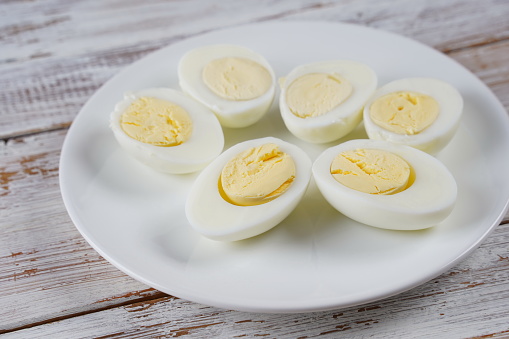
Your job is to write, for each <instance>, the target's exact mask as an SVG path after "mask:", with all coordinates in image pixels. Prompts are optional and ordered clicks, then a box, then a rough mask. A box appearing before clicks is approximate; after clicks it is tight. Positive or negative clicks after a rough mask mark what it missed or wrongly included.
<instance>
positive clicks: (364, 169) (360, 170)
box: [330, 149, 411, 194]
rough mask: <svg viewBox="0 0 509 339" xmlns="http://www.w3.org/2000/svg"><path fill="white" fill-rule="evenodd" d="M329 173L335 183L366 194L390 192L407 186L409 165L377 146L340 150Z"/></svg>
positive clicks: (399, 190)
mask: <svg viewBox="0 0 509 339" xmlns="http://www.w3.org/2000/svg"><path fill="white" fill-rule="evenodd" d="M330 172H331V174H332V176H333V177H334V179H336V181H338V182H339V183H341V184H343V185H345V186H347V187H349V188H352V189H354V190H357V191H360V192H364V193H370V194H394V193H398V192H401V191H403V190H405V189H406V188H407V187H408V186H409V185H408V184H409V180H410V175H411V173H410V172H411V171H410V166H409V165H408V163H407V162H406V161H405V160H403V159H402V158H401V157H399V156H397V155H396V154H394V153H391V152H387V151H382V150H377V149H357V150H351V151H344V152H341V153H340V154H338V155H337V156H336V157H335V158H334V160H333V161H332V164H331V167H330Z"/></svg>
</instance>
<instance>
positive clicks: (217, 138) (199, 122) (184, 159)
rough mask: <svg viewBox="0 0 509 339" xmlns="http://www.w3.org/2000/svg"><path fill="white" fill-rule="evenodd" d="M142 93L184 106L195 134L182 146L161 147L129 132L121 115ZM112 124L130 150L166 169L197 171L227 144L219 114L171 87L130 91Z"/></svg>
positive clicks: (118, 106)
mask: <svg viewBox="0 0 509 339" xmlns="http://www.w3.org/2000/svg"><path fill="white" fill-rule="evenodd" d="M140 97H154V98H159V99H162V100H167V101H170V102H172V103H175V104H177V105H179V106H181V107H182V108H184V109H185V110H186V111H187V113H188V114H189V116H190V117H191V120H192V122H193V129H192V132H191V137H190V138H189V139H188V140H187V141H186V142H184V143H182V144H180V145H178V146H172V147H160V146H154V145H151V144H148V143H144V142H140V141H138V140H136V139H133V138H131V137H130V136H128V135H127V134H126V133H125V132H124V130H123V129H122V128H121V126H120V117H121V116H122V114H123V113H124V112H125V110H126V109H127V108H128V107H129V106H130V105H131V103H132V102H133V101H135V100H136V99H138V98H140ZM110 127H111V129H112V131H113V134H114V135H115V138H116V139H117V141H118V143H119V144H120V146H122V148H123V149H124V150H125V151H126V152H128V153H129V154H130V155H132V156H133V157H134V158H136V159H138V160H139V161H141V162H142V163H144V164H146V165H148V166H150V167H152V168H154V169H155V170H158V171H161V172H166V173H173V174H181V173H191V172H196V171H198V170H200V169H202V168H204V167H205V166H206V165H207V164H209V163H210V162H211V161H212V160H214V159H215V158H216V157H217V156H218V155H219V154H220V153H221V152H222V151H223V147H224V136H223V130H222V128H221V125H220V124H219V121H218V120H217V118H216V116H215V115H214V114H213V113H212V112H211V111H210V110H209V109H207V108H206V107H204V106H203V105H201V104H200V103H198V102H196V101H194V100H192V99H191V98H189V97H188V96H187V95H185V94H184V93H182V92H179V91H175V90H172V89H169V88H148V89H144V90H140V91H137V92H131V93H126V94H125V95H124V99H123V100H122V101H120V102H119V103H118V104H117V105H116V106H115V109H114V110H113V112H112V113H111V115H110Z"/></svg>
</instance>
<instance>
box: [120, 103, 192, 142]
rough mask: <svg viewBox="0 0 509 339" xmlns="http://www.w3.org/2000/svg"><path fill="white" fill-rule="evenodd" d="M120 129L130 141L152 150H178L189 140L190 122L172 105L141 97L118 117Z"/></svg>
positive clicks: (181, 110) (184, 111) (185, 115)
mask: <svg viewBox="0 0 509 339" xmlns="http://www.w3.org/2000/svg"><path fill="white" fill-rule="evenodd" d="M120 126H121V128H122V129H123V130H124V132H125V133H126V134H127V135H128V136H130V137H131V138H133V139H136V140H138V141H140V142H144V143H147V144H151V145H154V146H162V147H169V146H177V145H180V144H182V143H184V142H186V140H188V139H189V137H190V136H191V132H192V127H193V122H192V120H191V117H190V116H189V113H187V111H186V110H185V109H183V108H182V107H181V106H179V105H177V104H174V103H172V102H169V101H166V100H162V99H159V98H152V97H141V98H138V99H136V100H135V101H133V102H132V103H131V105H130V106H129V107H128V108H127V110H126V111H125V112H124V113H123V114H122V116H121V117H120Z"/></svg>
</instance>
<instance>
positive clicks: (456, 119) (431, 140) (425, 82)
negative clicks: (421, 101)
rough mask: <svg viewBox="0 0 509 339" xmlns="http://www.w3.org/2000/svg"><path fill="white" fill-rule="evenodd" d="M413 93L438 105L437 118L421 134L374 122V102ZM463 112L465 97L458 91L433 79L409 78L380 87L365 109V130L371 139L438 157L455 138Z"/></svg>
mask: <svg viewBox="0 0 509 339" xmlns="http://www.w3.org/2000/svg"><path fill="white" fill-rule="evenodd" d="M399 91H411V92H418V93H422V94H426V95H429V96H431V97H433V98H434V99H435V100H436V101H437V102H438V105H439V107H440V108H439V113H438V117H437V119H436V120H435V121H434V122H433V123H432V124H431V125H430V126H428V127H427V128H426V129H424V130H423V131H421V132H420V133H418V134H414V135H403V134H398V133H394V132H391V131H388V130H386V129H385V128H383V127H380V126H378V125H377V124H375V123H374V122H373V120H372V119H371V117H370V108H371V105H372V104H373V102H374V101H375V100H377V99H378V98H380V97H382V96H384V95H386V94H389V93H393V92H399ZM462 112H463V98H462V96H461V94H460V93H459V92H458V90H457V89H456V88H454V87H453V86H451V85H449V84H448V83H446V82H443V81H441V80H438V79H433V78H406V79H399V80H395V81H392V82H390V83H388V84H386V85H384V86H382V87H380V88H379V89H378V90H377V91H376V92H375V94H373V96H372V97H371V98H370V99H369V101H368V102H367V103H366V106H365V107H364V127H365V129H366V133H367V134H368V137H369V138H370V139H374V140H386V141H389V142H392V143H395V144H401V145H408V146H412V147H415V148H417V149H420V150H422V151H425V152H427V153H430V154H436V153H438V152H439V151H440V150H442V149H443V148H444V147H445V146H446V145H447V144H448V143H449V141H451V139H452V138H453V136H454V134H455V133H456V130H457V129H458V126H459V123H460V118H461V115H462Z"/></svg>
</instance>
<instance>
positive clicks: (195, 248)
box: [60, 22, 509, 312]
mask: <svg viewBox="0 0 509 339" xmlns="http://www.w3.org/2000/svg"><path fill="white" fill-rule="evenodd" d="M214 43H233V44H239V45H243V46H246V47H249V48H251V49H253V50H255V51H257V52H259V53H261V54H262V55H264V56H265V57H266V58H267V59H268V61H269V62H270V63H271V64H272V65H273V67H274V70H275V72H276V75H277V76H278V77H281V76H284V75H285V74H286V73H288V72H289V71H290V70H291V69H292V68H293V67H295V66H297V65H300V64H303V63H308V62H313V61H320V60H328V59H353V60H358V61H361V62H364V63H366V64H368V65H370V66H371V67H373V68H374V70H375V71H376V72H377V74H378V76H379V84H380V85H382V84H384V83H386V82H388V81H391V80H394V79H398V78H403V77H421V76H426V77H436V78H439V79H442V80H445V81H447V82H449V83H451V84H452V85H453V86H455V87H456V88H458V90H459V91H460V92H461V93H462V94H463V96H464V98H465V111H464V116H463V120H462V122H461V126H460V128H459V131H458V133H457V135H456V136H455V137H454V139H453V140H452V142H451V143H450V144H449V145H448V146H447V147H446V148H445V149H444V150H443V151H442V152H441V154H440V155H439V158H440V160H442V161H443V162H444V163H445V164H446V166H447V167H448V168H449V169H450V171H451V172H452V173H453V175H454V176H455V178H456V180H457V183H458V187H459V199H458V202H457V205H456V207H455V209H454V211H453V213H452V215H451V216H450V217H449V218H448V219H446V220H445V221H444V222H443V223H442V224H440V225H438V226H436V227H434V228H431V229H428V230H424V231H413V232H401V231H399V232H398V231H388V230H382V229H376V228H372V227H369V226H365V225H362V224H359V223H357V222H354V221H352V220H350V219H348V218H346V217H344V216H342V215H341V214H339V213H338V212H336V211H335V210H334V209H333V208H332V207H330V205H329V204H328V203H327V202H326V201H325V200H324V199H323V198H322V196H321V195H320V193H319V192H318V191H317V189H316V187H315V186H314V183H312V185H311V186H310V188H309V191H308V192H307V194H306V196H305V198H304V199H303V201H302V202H301V204H300V205H299V206H298V208H297V209H296V210H295V211H294V212H293V213H292V214H291V215H290V216H289V217H288V218H287V219H286V220H285V221H283V222H282V223H281V224H280V225H278V226H277V227H275V228H274V229H273V230H271V231H269V232H267V233H265V234H262V235H260V236H258V237H255V238H252V239H248V240H245V241H240V242H235V243H220V242H214V241H211V240H207V239H205V238H202V237H201V236H200V235H198V234H197V233H195V232H194V231H193V230H192V229H191V228H190V226H189V224H188V222H187V220H186V217H185V215H184V202H185V199H186V195H187V192H188V189H189V187H190V185H191V183H192V182H193V179H194V178H195V177H196V174H192V175H183V176H172V175H165V174H161V173H156V172H154V171H152V170H151V169H150V168H147V167H145V166H144V165H141V164H139V163H137V162H136V161H135V160H133V159H131V158H129V156H128V155H127V154H126V153H124V152H123V150H122V149H120V147H119V145H118V144H117V143H116V141H115V140H114V138H113V135H112V133H111V131H110V129H109V128H108V119H109V114H110V112H111V110H112V109H113V106H114V105H115V103H116V102H117V101H119V100H120V99H121V98H122V95H123V93H124V92H126V91H130V90H138V89H142V88H146V87H157V86H168V87H171V88H178V79H177V63H178V61H179V58H180V57H181V56H182V55H183V54H184V53H185V52H186V51H188V50H190V49H191V48H195V47H198V46H202V45H206V44H214ZM276 103H277V100H276V101H275V103H274V105H273V106H272V109H271V111H270V112H269V113H268V115H267V116H266V117H265V118H263V119H262V120H261V121H260V122H259V123H257V124H255V125H254V126H252V127H248V128H244V129H235V130H234V129H225V138H226V146H225V147H229V146H231V145H233V144H235V143H237V142H240V141H244V140H247V139H252V138H259V137H264V136H275V137H278V138H282V139H284V140H287V141H289V142H292V143H295V144H297V145H299V146H301V147H302V148H303V149H304V150H305V151H307V152H308V153H309V155H310V156H311V157H312V159H314V158H316V156H317V155H318V154H319V153H320V152H321V151H322V150H323V149H325V148H326V147H329V146H331V144H327V145H312V144H307V143H305V142H301V141H299V140H298V139H296V138H294V137H293V136H292V135H291V134H290V133H289V132H288V131H287V130H286V128H285V126H284V124H283V122H282V120H281V118H280V116H279V111H278V108H277V105H276ZM352 138H366V135H365V133H364V132H363V129H362V126H360V127H359V128H358V129H357V130H356V131H355V132H354V133H353V134H352V135H350V136H348V138H345V139H343V141H344V140H347V139H352ZM508 149H509V123H508V118H507V115H506V112H505V110H504V108H503V107H502V105H501V104H500V103H499V101H498V100H497V99H496V98H495V96H494V95H493V94H492V93H491V92H490V91H489V89H488V88H487V87H486V86H485V85H484V84H483V83H481V82H480V81H479V80H478V79H477V78H476V77H475V76H474V75H472V74H471V73H470V72H468V71H467V70H466V69H465V68H463V67H462V66H461V65H459V64H457V63H456V62H454V61H452V60H451V59H449V58H448V57H446V56H444V55H442V54H440V53H439V52H437V51H435V50H433V49H431V48H429V47H426V46H424V45H422V44H420V43H417V42H415V41H412V40H409V39H406V38H403V37H401V36H397V35H394V34H390V33H386V32H381V31H376V30H373V29H369V28H364V27H359V26H353V25H345V24H336V23H310V22H280V23H263V24H254V25H248V26H242V27H234V28H230V29H226V30H220V31H215V32H212V33H207V34H204V35H201V36H197V37H193V38H190V39H187V40H185V41H181V42H178V43H175V44H173V45H170V46H168V47H166V48H163V49H161V50H159V51H157V52H155V53H152V54H151V55H149V56H147V57H145V58H143V59H141V60H139V61H138V62H135V63H134V64H132V65H131V66H129V67H127V68H126V69H125V70H123V71H122V72H120V73H119V74H118V75H116V76H115V77H113V78H112V79H111V80H110V81H108V82H107V83H106V84H105V85H104V86H103V87H102V88H101V89H100V90H98V91H97V93H95V94H94V95H93V96H92V98H90V100H89V101H88V102H87V104H86V105H85V106H84V107H83V109H82V110H81V112H80V113H79V115H78V116H77V117H76V120H75V121H74V123H73V124H72V126H71V128H70V130H69V133H68V135H67V138H66V140H65V143H64V146H63V150H62V156H61V163H60V185H61V190H62V195H63V198H64V202H65V205H66V207H67V210H68V211H69V214H70V216H71V218H72V220H73V222H74V223H75V224H76V227H77V228H78V229H79V231H80V232H81V234H82V235H83V236H84V237H85V239H86V240H87V241H88V242H89V243H90V244H91V245H92V246H93V247H94V248H95V249H96V250H97V251H98V252H99V253H100V254H101V255H102V256H104V257H105V258H106V259H107V260H109V261H110V262H111V263H112V264H113V265H115V266H116V267H118V268H119V269H121V270H122V271H124V272H125V273H127V274H129V275H130V276H132V277H133V278H135V279H138V280H140V281H142V282H144V283H146V284H147V285H150V286H152V287H154V288H156V289H158V290H160V291H163V292H166V293H169V294H171V295H174V296H177V297H181V298H184V299H188V300H192V301H196V302H199V303H203V304H207V305H213V306H218V307H222V308H228V309H235V310H243V311H257V312H305V311H316V310H326V309H333V308H340V307H346V306H353V305H357V304H362V303H367V302H370V301H374V300H378V299H381V298H385V297H388V296H391V295H394V294H397V293H400V292H402V291H405V290H408V289H410V288H412V287H415V286H418V285H420V284H422V283H424V282H426V281H428V280H430V279H432V278H434V277H435V276H437V275H439V274H440V273H442V272H444V271H445V270H447V269H448V268H450V267H452V266H453V265H455V264H457V263H458V262H459V261H460V260H462V259H464V258H465V257H466V256H467V255H468V254H469V253H471V252H472V251H473V250H474V249H475V248H476V247H477V246H478V245H479V244H480V243H481V242H482V240H483V239H485V238H486V237H487V235H488V234H489V233H490V231H492V230H493V229H494V228H495V227H496V225H497V224H498V223H499V221H500V220H501V218H502V217H503V215H504V214H505V211H506V208H507V203H508V200H509V182H508V181H507V173H509V158H508V157H507V150H508ZM366 212H367V213H369V211H366Z"/></svg>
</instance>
